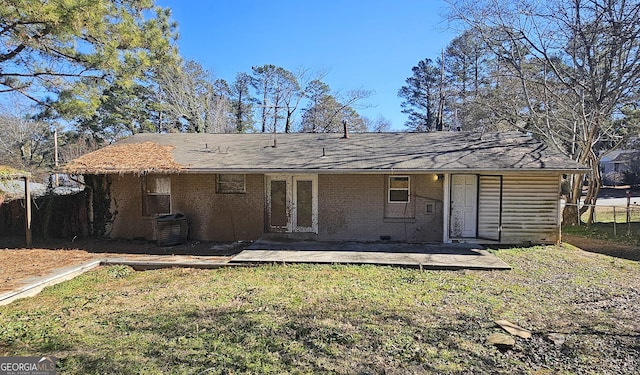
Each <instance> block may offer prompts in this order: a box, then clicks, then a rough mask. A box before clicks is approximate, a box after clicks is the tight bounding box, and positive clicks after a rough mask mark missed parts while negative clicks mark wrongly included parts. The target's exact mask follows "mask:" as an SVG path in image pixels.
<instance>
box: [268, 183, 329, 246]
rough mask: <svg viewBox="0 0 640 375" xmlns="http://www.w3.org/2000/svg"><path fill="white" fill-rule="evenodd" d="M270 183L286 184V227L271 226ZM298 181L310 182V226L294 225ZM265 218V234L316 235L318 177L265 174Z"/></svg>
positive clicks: (296, 212)
mask: <svg viewBox="0 0 640 375" xmlns="http://www.w3.org/2000/svg"><path fill="white" fill-rule="evenodd" d="M271 181H285V182H286V193H285V194H286V198H285V203H286V206H287V207H286V209H287V212H286V215H287V225H286V226H276V227H274V226H272V225H271ZM298 181H311V191H312V199H311V226H310V227H302V226H298V225H296V223H297V219H298V217H297V215H298V210H297V208H298V201H297V187H298V184H297V182H298ZM265 217H266V229H267V232H286V233H294V232H295V233H316V234H317V233H318V175H317V174H301V173H297V174H265Z"/></svg>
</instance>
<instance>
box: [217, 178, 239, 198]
mask: <svg viewBox="0 0 640 375" xmlns="http://www.w3.org/2000/svg"><path fill="white" fill-rule="evenodd" d="M216 192H217V193H218V194H242V193H244V192H245V175H243V174H219V175H218V180H217V184H216Z"/></svg>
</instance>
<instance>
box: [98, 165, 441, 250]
mask: <svg viewBox="0 0 640 375" xmlns="http://www.w3.org/2000/svg"><path fill="white" fill-rule="evenodd" d="M410 178H411V197H410V202H409V203H408V205H407V206H406V207H404V204H398V203H394V204H391V205H390V204H389V203H387V179H388V178H387V176H386V175H373V174H371V175H369V174H364V175H363V174H357V175H356V174H353V175H342V174H335V175H334V174H331V175H319V176H318V223H319V224H318V231H319V233H318V239H320V240H360V241H377V240H380V236H389V237H390V238H391V240H392V241H415V242H440V241H442V197H443V190H442V189H443V187H442V181H438V180H436V179H435V178H434V175H431V174H428V175H410ZM264 189H265V186H264V175H247V176H246V192H245V193H244V194H217V193H216V177H215V175H214V174H180V175H173V176H171V211H172V212H173V213H176V212H180V213H183V214H184V215H185V216H186V217H187V219H188V222H189V227H190V228H189V238H191V239H197V240H206V241H237V240H255V239H257V238H259V237H260V236H261V235H262V234H263V233H264V230H265V214H264V209H265V191H264ZM111 191H112V210H115V211H116V212H117V214H116V217H115V220H114V223H113V225H112V228H111V232H110V235H111V236H112V237H123V238H135V237H145V238H147V239H152V238H153V218H146V217H143V216H142V188H141V178H140V177H135V176H113V177H112V181H111ZM427 204H430V205H431V206H430V207H431V208H432V209H433V211H432V212H429V213H427V208H426V206H427ZM399 205H402V206H403V207H399Z"/></svg>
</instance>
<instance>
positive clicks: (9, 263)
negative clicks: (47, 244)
mask: <svg viewBox="0 0 640 375" xmlns="http://www.w3.org/2000/svg"><path fill="white" fill-rule="evenodd" d="M98 258H100V256H99V255H98V254H91V253H88V252H86V251H83V250H45V249H20V250H13V249H0V275H2V276H0V293H4V292H9V291H12V290H14V289H16V288H18V287H20V286H21V285H22V283H23V280H24V279H28V278H32V277H42V276H46V275H48V274H51V273H52V272H53V271H54V270H55V269H57V268H63V267H68V266H73V265H77V264H82V263H84V262H88V261H90V260H94V259H98Z"/></svg>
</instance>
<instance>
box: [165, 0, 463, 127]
mask: <svg viewBox="0 0 640 375" xmlns="http://www.w3.org/2000/svg"><path fill="white" fill-rule="evenodd" d="M157 4H158V5H160V6H162V7H168V8H171V9H172V14H173V19H174V20H176V21H177V22H178V32H179V34H180V39H179V41H178V46H179V49H180V53H181V55H182V56H183V57H184V58H185V59H189V60H195V61H197V62H198V63H200V64H201V65H202V66H203V67H205V68H206V69H208V70H209V71H211V72H212V73H213V74H214V76H215V77H216V78H223V79H225V80H227V81H229V82H231V81H233V80H234V78H235V75H236V73H238V72H247V73H250V72H251V67H252V66H260V65H264V64H274V65H276V66H281V67H283V68H285V69H288V70H291V71H294V70H296V69H297V68H299V67H305V68H309V69H312V70H325V71H327V72H328V74H327V75H326V77H325V78H324V81H325V82H326V83H327V84H328V85H329V86H330V87H331V89H332V90H334V91H335V90H341V91H346V90H349V89H357V88H365V89H369V90H373V91H375V94H374V95H373V96H372V97H370V98H369V99H367V103H368V104H370V105H372V107H371V108H367V109H362V110H359V112H360V113H361V114H362V115H364V116H367V117H370V118H376V117H377V116H378V115H382V116H384V117H385V118H387V119H389V120H391V121H392V123H393V129H394V130H402V129H404V121H405V120H406V116H405V115H404V114H402V113H401V108H400V102H401V100H400V98H398V96H397V92H398V89H399V88H400V87H401V86H402V85H403V84H404V80H405V79H406V78H407V77H409V76H410V75H411V67H413V66H414V65H416V64H417V63H418V61H420V60H422V59H424V58H427V57H429V58H432V59H435V58H437V57H438V56H439V55H440V53H441V51H442V49H443V48H444V47H446V45H447V44H448V43H449V42H450V41H451V40H452V39H453V38H454V37H455V36H456V33H455V32H454V31H453V30H449V29H447V23H446V20H445V19H444V16H443V15H444V13H446V10H447V9H446V4H445V3H444V1H441V0H422V1H420V0H389V1H379V0H373V1H349V0H341V1H340V0H322V1H301V0H297V1H292V0H271V1H259V0H215V1H204V0H195V1H185V0H157Z"/></svg>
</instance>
